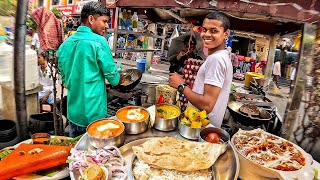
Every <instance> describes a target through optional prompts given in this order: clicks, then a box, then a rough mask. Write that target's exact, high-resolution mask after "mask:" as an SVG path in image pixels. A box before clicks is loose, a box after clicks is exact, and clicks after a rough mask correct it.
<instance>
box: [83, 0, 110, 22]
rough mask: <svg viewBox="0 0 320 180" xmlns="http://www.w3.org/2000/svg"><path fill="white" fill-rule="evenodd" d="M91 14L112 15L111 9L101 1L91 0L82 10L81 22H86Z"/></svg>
mask: <svg viewBox="0 0 320 180" xmlns="http://www.w3.org/2000/svg"><path fill="white" fill-rule="evenodd" d="M90 15H93V16H94V15H98V16H103V15H105V16H109V17H110V10H109V9H108V8H106V7H105V6H103V5H102V4H101V3H99V2H94V1H91V2H88V3H86V4H85V5H84V6H83V8H82V10H81V22H82V23H84V22H86V20H87V19H88V17H89V16H90Z"/></svg>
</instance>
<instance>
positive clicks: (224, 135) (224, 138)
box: [199, 127, 230, 153]
mask: <svg viewBox="0 0 320 180" xmlns="http://www.w3.org/2000/svg"><path fill="white" fill-rule="evenodd" d="M210 133H216V134H218V135H219V137H220V143H222V144H225V145H226V146H225V148H224V149H223V150H222V153H224V152H225V151H226V150H227V145H228V144H229V142H230V135H229V133H228V132H227V131H225V130H223V129H221V128H217V127H206V128H204V129H202V130H201V132H200V136H199V141H200V142H206V141H205V139H206V137H207V136H208V134H210Z"/></svg>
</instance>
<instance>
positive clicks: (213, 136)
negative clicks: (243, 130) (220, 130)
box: [205, 133, 220, 143]
mask: <svg viewBox="0 0 320 180" xmlns="http://www.w3.org/2000/svg"><path fill="white" fill-rule="evenodd" d="M219 139H220V137H219V135H218V134H217V133H210V134H208V136H207V137H206V139H205V141H207V142H211V143H219Z"/></svg>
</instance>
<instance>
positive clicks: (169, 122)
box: [153, 104, 181, 131]
mask: <svg viewBox="0 0 320 180" xmlns="http://www.w3.org/2000/svg"><path fill="white" fill-rule="evenodd" d="M163 105H166V106H170V107H172V108H175V109H176V110H178V111H179V116H180V114H181V111H180V109H179V108H178V107H176V106H174V105H172V104H157V105H156V110H157V107H158V106H163ZM179 116H177V117H174V118H170V119H166V118H158V117H157V116H156V118H155V121H154V123H153V127H154V128H155V129H157V130H160V131H172V130H175V129H176V128H177V127H178V121H179Z"/></svg>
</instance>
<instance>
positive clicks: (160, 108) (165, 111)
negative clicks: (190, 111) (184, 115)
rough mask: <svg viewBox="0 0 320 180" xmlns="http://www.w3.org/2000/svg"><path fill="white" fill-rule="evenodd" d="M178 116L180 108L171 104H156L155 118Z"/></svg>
mask: <svg viewBox="0 0 320 180" xmlns="http://www.w3.org/2000/svg"><path fill="white" fill-rule="evenodd" d="M179 116H180V110H179V109H178V108H176V107H175V106H173V105H169V104H157V105H156V118H163V119H173V118H177V117H179Z"/></svg>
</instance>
